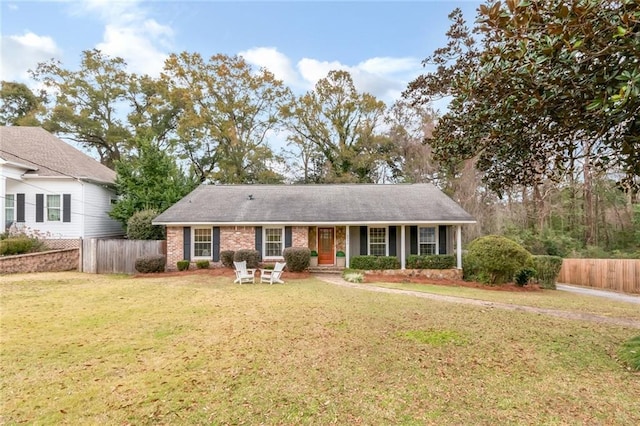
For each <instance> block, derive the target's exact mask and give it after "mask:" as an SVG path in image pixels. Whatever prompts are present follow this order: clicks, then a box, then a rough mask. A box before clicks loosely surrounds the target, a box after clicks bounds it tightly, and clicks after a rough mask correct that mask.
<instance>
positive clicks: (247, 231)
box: [220, 226, 256, 251]
mask: <svg viewBox="0 0 640 426" xmlns="http://www.w3.org/2000/svg"><path fill="white" fill-rule="evenodd" d="M255 248H256V231H255V228H254V227H253V226H223V227H220V251H223V250H233V251H236V250H240V249H247V250H253V249H255Z"/></svg>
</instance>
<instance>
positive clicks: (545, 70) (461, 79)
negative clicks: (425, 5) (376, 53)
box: [405, 0, 640, 192]
mask: <svg viewBox="0 0 640 426" xmlns="http://www.w3.org/2000/svg"><path fill="white" fill-rule="evenodd" d="M451 18H452V19H453V25H452V28H451V30H450V31H449V32H448V36H449V44H448V45H447V46H446V47H444V48H442V49H438V50H436V51H435V52H434V54H433V56H431V57H429V58H427V59H426V60H425V63H435V64H436V65H437V66H438V68H437V71H436V72H435V73H432V74H426V75H423V76H421V77H420V78H418V79H416V80H415V81H413V82H412V83H411V84H410V86H409V89H408V90H407V92H406V93H405V95H406V96H407V97H408V98H410V99H412V100H413V101H414V102H415V103H421V102H425V101H428V100H432V99H433V98H434V97H439V96H451V97H452V101H451V104H450V107H449V112H448V113H447V114H445V115H444V116H443V117H442V119H441V120H440V121H439V123H438V126H437V128H436V130H435V132H434V134H433V141H432V146H433V147H434V152H435V155H436V158H437V159H439V160H440V161H442V162H443V163H445V164H446V163H449V164H451V163H456V162H459V161H460V160H462V159H466V158H472V157H476V156H477V157H478V160H477V167H479V168H480V170H482V171H483V172H484V173H485V181H486V182H487V183H488V185H489V187H490V188H491V189H493V190H495V191H496V192H502V191H504V190H505V189H506V188H510V187H513V186H514V185H517V184H524V185H531V184H536V183H539V182H540V181H541V180H542V179H543V178H545V177H551V178H557V177H558V175H559V174H562V173H564V171H565V170H566V169H567V168H568V167H571V166H572V165H575V164H577V163H580V164H583V165H584V166H585V167H587V168H589V169H590V168H592V167H593V168H595V169H596V170H601V171H603V172H606V171H612V170H613V171H619V172H620V173H621V174H622V176H623V178H622V179H621V184H622V185H623V186H625V187H626V188H627V189H633V190H636V191H637V189H638V187H639V186H640V181H639V176H640V161H638V159H639V158H640V96H639V94H640V4H639V3H638V2H637V1H635V0H581V1H565V0H540V1H536V2H528V1H525V2H521V1H516V0H507V1H505V2H500V1H490V2H488V3H487V4H486V5H482V6H481V7H480V9H479V17H478V21H477V25H476V27H475V31H476V32H477V33H478V36H479V37H480V38H481V41H480V42H478V43H476V42H474V39H473V37H472V33H471V31H469V29H468V28H466V26H465V23H464V20H463V19H462V14H461V12H460V11H459V10H456V11H454V12H453V13H452V15H451Z"/></svg>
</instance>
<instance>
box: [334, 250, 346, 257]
mask: <svg viewBox="0 0 640 426" xmlns="http://www.w3.org/2000/svg"><path fill="white" fill-rule="evenodd" d="M345 256H346V255H345V254H344V252H343V251H342V250H338V251H337V252H336V257H345Z"/></svg>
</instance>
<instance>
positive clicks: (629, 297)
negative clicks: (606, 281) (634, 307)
mask: <svg viewBox="0 0 640 426" xmlns="http://www.w3.org/2000/svg"><path fill="white" fill-rule="evenodd" d="M556 288H557V289H558V290H562V291H569V292H571V293H577V294H583V295H586V296H596V297H604V298H607V299H612V300H617V301H618V302H629V303H637V304H639V305H640V296H635V295H633V294H623V293H616V292H615V291H608V290H598V289H595V288H587V287H578V286H574V285H569V284H556Z"/></svg>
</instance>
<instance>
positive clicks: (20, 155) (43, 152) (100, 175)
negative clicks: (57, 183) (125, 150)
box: [0, 126, 116, 184]
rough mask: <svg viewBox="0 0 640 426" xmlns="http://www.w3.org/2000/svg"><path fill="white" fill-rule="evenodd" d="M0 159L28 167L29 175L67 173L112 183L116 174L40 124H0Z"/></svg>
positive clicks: (76, 176) (58, 174) (72, 175)
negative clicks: (34, 125)
mask: <svg viewBox="0 0 640 426" xmlns="http://www.w3.org/2000/svg"><path fill="white" fill-rule="evenodd" d="M0 158H2V159H4V160H6V161H9V162H12V163H18V164H22V165H25V166H28V167H30V168H31V169H33V170H31V171H28V172H27V173H25V175H27V176H29V175H31V176H46V177H50V176H70V177H73V178H77V179H83V180H90V181H94V182H100V183H108V184H112V183H113V182H114V180H115V178H116V173H115V172H114V171H113V170H111V169H109V168H108V167H106V166H104V165H102V164H100V163H99V162H98V161H96V160H94V159H93V158H91V157H89V156H88V155H86V154H84V153H83V152H82V151H79V150H77V149H76V148H74V147H72V146H71V145H69V144H67V143H66V142H64V141H62V140H60V139H58V138H57V137H55V136H53V135H52V134H51V133H49V132H47V131H46V130H44V129H42V128H40V127H20V126H10V127H0Z"/></svg>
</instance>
